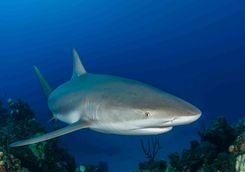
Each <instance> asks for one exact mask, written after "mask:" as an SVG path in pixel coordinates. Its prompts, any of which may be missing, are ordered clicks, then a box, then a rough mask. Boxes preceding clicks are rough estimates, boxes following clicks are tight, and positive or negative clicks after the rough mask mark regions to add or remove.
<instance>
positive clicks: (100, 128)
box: [89, 122, 173, 135]
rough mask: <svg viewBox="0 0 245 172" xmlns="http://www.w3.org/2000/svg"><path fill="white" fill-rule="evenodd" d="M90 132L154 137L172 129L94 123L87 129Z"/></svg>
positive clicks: (130, 124)
mask: <svg viewBox="0 0 245 172" xmlns="http://www.w3.org/2000/svg"><path fill="white" fill-rule="evenodd" d="M89 128H90V129H91V130H94V131H97V132H101V133H107V134H119V135H154V134H162V133H165V132H168V131H170V130H171V129H172V128H173V127H159V128H158V127H152V128H140V127H136V126H135V125H132V122H123V123H94V124H93V125H91V126H90V127H89Z"/></svg>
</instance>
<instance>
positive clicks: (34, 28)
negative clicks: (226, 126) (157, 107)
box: [0, 0, 245, 172]
mask: <svg viewBox="0 0 245 172" xmlns="http://www.w3.org/2000/svg"><path fill="white" fill-rule="evenodd" d="M72 47H75V48H77V50H78V52H79V53H80V55H81V57H82V61H83V63H84V65H85V67H86V69H87V71H88V72H92V73H103V74H113V75H119V76H123V77H128V78H132V79H137V80H140V81H144V82H146V83H149V84H151V85H154V86H156V87H159V88H161V89H163V90H165V91H168V92H170V93H173V94H174V95H177V96H179V97H181V98H184V99H186V100H188V101H189V102H191V103H193V104H195V105H196V106H198V107H199V108H200V109H201V110H202V111H203V116H202V118H201V119H200V120H199V121H198V122H196V123H194V124H192V125H189V126H181V127H177V128H176V129H174V130H173V131H171V132H169V133H167V134H164V135H161V144H162V146H163V147H164V149H163V150H162V151H161V152H160V154H159V158H165V157H166V155H167V153H169V152H172V151H175V150H181V149H182V148H183V147H185V146H187V145H188V141H189V140H190V139H192V138H197V136H196V133H197V131H198V129H200V124H201V123H202V121H204V122H205V123H206V125H208V123H209V122H210V121H211V120H212V119H214V118H215V117H216V116H219V115H224V116H225V117H226V118H227V119H228V120H229V121H230V122H231V123H234V122H236V121H237V120H238V119H239V118H241V117H243V116H244V107H245V106H244V105H245V101H244V97H245V89H244V88H245V76H244V73H245V1H243V0H216V1H214V0H199V1H197V0H185V1H182V0H154V1H150V0H107V1H101V0H91V1H89V0H86V1H85V0H83V1H82V0H69V1H68V0H52V1H48V0H22V1H18V0H9V1H1V2H0V65H1V66H0V73H1V74H0V80H1V84H0V91H1V92H0V95H1V94H2V95H4V94H5V93H6V94H7V96H8V97H11V98H13V99H16V98H22V99H24V100H26V101H27V102H28V103H29V104H30V105H31V106H32V108H33V110H34V112H35V113H36V114H37V116H38V117H37V118H38V119H39V120H40V121H41V122H42V123H43V124H44V125H47V126H48V124H47V121H48V119H49V118H50V116H49V115H48V108H47V105H46V103H45V100H44V98H43V95H42V93H41V90H40V88H39V85H38V82H37V80H36V79H35V76H34V74H33V71H32V65H33V64H36V65H38V66H39V68H40V69H41V70H42V72H43V74H44V75H45V76H46V77H47V79H48V80H49V81H50V83H51V84H52V85H53V86H54V87H56V86H58V85H59V84H61V83H62V82H64V81H66V80H68V79H69V78H70V76H71V71H72V62H71V55H70V54H71V53H70V51H71V48H72ZM140 138H141V137H127V136H113V135H103V134H99V133H94V132H91V131H87V130H84V131H79V132H77V133H73V134H70V135H68V136H64V137H63V138H62V145H63V146H65V147H66V148H67V149H68V150H69V151H71V152H72V153H73V154H74V155H75V156H76V158H77V162H78V163H81V162H89V163H96V162H98V161H100V160H103V159H104V160H107V161H108V163H109V165H110V169H111V171H117V172H119V171H120V170H122V172H127V171H130V170H132V169H133V168H136V166H137V162H139V161H141V160H144V156H143V154H142V152H141V150H140V147H139V139H140ZM119 169H120V170H119Z"/></svg>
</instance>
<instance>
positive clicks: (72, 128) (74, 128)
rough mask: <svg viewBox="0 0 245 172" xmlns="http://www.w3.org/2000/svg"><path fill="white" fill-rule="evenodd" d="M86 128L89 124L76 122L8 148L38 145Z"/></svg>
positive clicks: (13, 144) (15, 143) (18, 142)
mask: <svg viewBox="0 0 245 172" xmlns="http://www.w3.org/2000/svg"><path fill="white" fill-rule="evenodd" d="M87 127H89V124H88V123H87V122H81V121H78V122H75V123H73V124H71V125H68V126H67V127H64V128H61V129H58V130H55V131H52V132H50V133H47V134H44V135H41V136H38V137H34V138H30V139H26V140H20V141H17V142H14V143H12V144H10V145H9V146H10V147H17V146H24V145H29V144H33V143H38V142H42V141H46V140H49V139H53V138H56V137H59V136H62V135H65V134H68V133H71V132H73V131H77V130H80V129H82V128H87Z"/></svg>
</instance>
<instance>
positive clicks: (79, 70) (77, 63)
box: [72, 48, 86, 79]
mask: <svg viewBox="0 0 245 172" xmlns="http://www.w3.org/2000/svg"><path fill="white" fill-rule="evenodd" d="M72 57H73V73H72V79H75V78H77V77H79V76H81V75H83V74H86V70H85V69H84V67H83V65H82V63H81V60H80V57H79V55H78V53H77V51H76V49H75V48H73V49H72Z"/></svg>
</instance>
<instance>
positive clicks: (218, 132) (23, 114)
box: [0, 99, 245, 172]
mask: <svg viewBox="0 0 245 172" xmlns="http://www.w3.org/2000/svg"><path fill="white" fill-rule="evenodd" d="M7 106H8V107H4V106H3V104H2V102H0V116H1V117H0V119H1V120H0V133H1V134H0V172H108V171H109V170H108V165H107V162H103V161H102V162H100V163H99V164H97V165H90V164H76V162H75V159H74V158H73V156H72V155H71V154H70V153H68V152H67V151H66V150H65V149H64V148H61V147H60V146H59V144H58V142H59V140H58V139H53V140H49V141H45V142H41V143H38V144H32V145H29V146H24V147H18V148H10V147H9V146H8V145H9V143H12V142H14V141H17V140H21V139H24V138H29V137H33V136H36V135H39V134H43V133H45V129H44V128H43V127H42V126H41V124H40V123H39V122H38V121H37V120H36V119H35V114H34V113H33V112H32V110H31V108H30V107H29V106H28V104H26V103H25V102H23V101H21V100H18V101H13V100H11V99H9V100H8V105H7ZM56 128H57V127H56V126H55V125H53V129H54V130H55V129H56ZM198 134H199V136H200V141H197V140H193V141H190V147H189V149H184V150H183V151H182V152H181V153H178V152H174V153H172V154H170V155H169V156H168V159H166V160H158V159H156V155H157V153H158V152H159V150H160V149H161V148H162V147H161V143H160V141H159V138H158V137H152V138H150V139H149V140H141V143H140V144H139V146H141V148H142V151H143V152H144V154H145V157H142V162H139V165H138V169H135V170H133V169H132V170H130V171H131V172H245V120H244V119H241V120H240V121H239V122H238V123H237V124H236V125H234V126H231V125H230V124H229V123H228V122H227V121H226V120H225V118H224V117H218V118H216V119H215V120H214V121H213V123H212V124H211V125H210V126H208V127H207V128H206V127H205V126H204V125H203V127H202V130H201V131H199V132H198ZM144 160H145V161H144ZM125 172H127V171H125Z"/></svg>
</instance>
